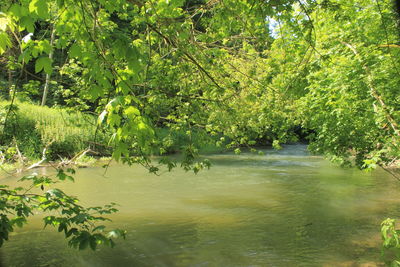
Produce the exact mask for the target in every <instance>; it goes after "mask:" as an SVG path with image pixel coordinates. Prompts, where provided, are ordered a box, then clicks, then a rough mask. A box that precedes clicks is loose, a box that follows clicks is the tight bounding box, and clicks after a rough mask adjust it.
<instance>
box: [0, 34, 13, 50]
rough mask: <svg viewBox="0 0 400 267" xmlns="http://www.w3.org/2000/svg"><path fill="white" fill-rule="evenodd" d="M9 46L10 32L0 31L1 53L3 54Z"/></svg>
mask: <svg viewBox="0 0 400 267" xmlns="http://www.w3.org/2000/svg"><path fill="white" fill-rule="evenodd" d="M9 47H11V41H10V39H9V38H8V34H7V33H5V32H0V55H1V54H3V53H4V52H5V51H6V50H7V48H9Z"/></svg>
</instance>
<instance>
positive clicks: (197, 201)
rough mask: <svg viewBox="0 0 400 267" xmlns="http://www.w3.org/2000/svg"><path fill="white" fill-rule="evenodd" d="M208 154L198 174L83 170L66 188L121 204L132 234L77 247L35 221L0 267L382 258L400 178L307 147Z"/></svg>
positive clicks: (122, 220) (120, 221)
mask: <svg viewBox="0 0 400 267" xmlns="http://www.w3.org/2000/svg"><path fill="white" fill-rule="evenodd" d="M211 159H212V160H213V162H214V166H213V167H212V168H211V170H210V171H203V172H200V173H199V174H198V175H192V174H189V173H185V172H183V171H174V172H172V173H166V174H165V175H163V176H162V177H155V176H151V175H149V174H147V173H146V171H145V170H143V169H141V168H139V167H127V166H121V165H114V166H112V167H111V168H110V169H109V172H108V174H107V177H104V176H103V175H102V174H103V171H104V170H103V169H102V168H87V169H83V170H80V171H79V172H78V174H77V177H76V183H75V184H72V185H71V184H65V185H63V186H65V190H67V191H69V192H73V193H74V194H75V195H77V196H79V197H80V198H81V199H82V202H83V204H87V205H93V204H104V203H107V202H111V201H116V202H118V203H119V204H120V205H121V206H120V212H119V213H118V214H116V215H115V216H114V217H113V220H114V222H113V223H112V226H113V227H116V228H122V229H126V230H128V236H127V240H126V241H119V242H118V245H117V247H116V248H114V249H111V248H105V247H102V248H100V249H99V250H98V251H96V252H91V251H83V252H77V251H74V250H72V249H69V248H66V247H65V246H66V241H65V240H64V239H63V237H62V236H61V235H59V234H58V233H56V231H52V230H51V229H45V230H42V229H41V224H40V220H39V218H37V219H34V221H33V222H32V223H31V224H30V225H28V226H27V228H25V229H23V230H22V231H20V232H18V233H17V234H14V235H13V236H12V237H11V241H9V242H8V243H7V244H6V245H5V247H4V248H2V250H1V252H2V254H1V260H2V262H3V265H2V266H360V264H363V263H368V264H375V263H376V262H379V253H380V248H379V244H380V240H379V224H380V222H381V221H382V220H383V219H384V218H386V217H389V216H391V217H398V216H399V215H400V209H399V205H398V204H399V200H398V198H397V195H398V194H397V193H398V192H399V190H400V185H399V184H398V183H396V181H394V180H392V179H391V178H390V177H388V176H387V175H386V174H384V173H383V172H380V171H376V172H374V173H372V174H366V173H363V172H360V171H357V170H353V169H341V168H337V167H335V166H332V165H331V164H329V163H328V162H326V161H324V160H322V159H321V158H317V157H311V156H309V155H308V154H307V152H306V149H305V146H299V145H296V146H288V147H286V148H285V149H284V150H282V151H270V150H265V155H263V156H261V155H254V154H246V153H244V154H242V155H238V156H235V155H212V156H211ZM94 184H95V185H96V186H95V187H94V186H93V185H94ZM346 264H347V265H346ZM369 266H374V265H369Z"/></svg>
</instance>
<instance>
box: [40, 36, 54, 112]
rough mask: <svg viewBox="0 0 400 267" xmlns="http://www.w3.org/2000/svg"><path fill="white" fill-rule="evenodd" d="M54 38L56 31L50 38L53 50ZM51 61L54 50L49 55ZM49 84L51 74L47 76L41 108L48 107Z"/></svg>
mask: <svg viewBox="0 0 400 267" xmlns="http://www.w3.org/2000/svg"><path fill="white" fill-rule="evenodd" d="M54 36H55V29H54V28H53V30H52V31H51V36H50V46H51V48H53V43H54ZM49 59H50V60H53V49H52V50H51V51H50V53H49ZM49 84H50V74H48V73H47V74H46V81H45V83H44V88H43V96H42V103H41V106H44V105H46V100H47V94H48V91H49Z"/></svg>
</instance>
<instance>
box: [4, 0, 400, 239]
mask: <svg viewBox="0 0 400 267" xmlns="http://www.w3.org/2000/svg"><path fill="white" fill-rule="evenodd" d="M1 10H2V12H1V13H0V54H1V58H0V59H1V60H0V64H1V65H2V67H3V68H2V69H3V70H2V72H1V73H0V77H1V88H0V93H1V94H2V97H3V98H5V99H7V100H8V101H9V103H8V104H7V105H5V104H2V106H3V107H4V109H3V110H2V111H1V114H0V118H1V120H2V126H1V127H2V131H1V132H2V135H1V139H0V145H2V146H3V147H6V146H9V145H10V140H13V138H17V139H16V140H21V138H18V135H19V134H23V133H20V132H18V131H15V132H14V134H11V135H10V133H13V131H12V130H11V131H10V130H7V129H10V128H7V127H11V126H12V125H14V126H13V127H15V117H16V116H17V115H15V114H18V112H17V111H16V109H15V103H16V100H17V99H18V101H22V102H23V101H25V102H31V103H39V102H41V104H42V105H44V104H47V105H49V106H52V107H60V106H61V107H63V108H68V109H70V110H73V109H74V110H79V111H80V112H85V113H90V114H92V115H95V116H98V125H96V126H90V127H88V128H90V129H92V130H91V133H90V135H92V134H93V135H95V136H97V134H96V133H97V132H98V131H100V132H102V133H109V135H110V138H107V136H108V134H104V136H103V137H104V138H103V139H102V138H100V139H99V140H100V141H98V140H95V139H94V138H95V136H87V135H88V134H89V133H85V134H79V135H80V137H84V138H83V139H84V140H83V139H80V141H75V140H74V141H68V140H66V139H65V138H64V139H63V140H62V141H63V142H71V144H72V143H73V144H74V145H77V146H79V149H82V148H83V147H84V146H85V144H86V145H87V146H91V147H92V148H93V144H94V143H96V142H100V143H102V144H103V145H106V146H109V147H111V148H112V155H113V157H114V158H115V159H116V160H121V161H123V162H126V163H129V164H132V163H140V164H142V165H144V166H145V167H147V168H148V169H149V170H150V171H151V172H155V173H156V172H158V170H159V167H158V165H157V164H153V163H152V160H151V158H150V156H151V155H154V154H158V155H163V154H166V153H168V152H172V151H176V150H180V151H182V152H183V155H184V156H185V157H184V158H183V160H182V162H181V166H182V167H183V168H184V169H186V170H193V171H194V172H197V171H199V170H200V169H202V168H204V167H208V166H209V162H208V161H202V160H199V159H198V158H197V157H196V155H197V153H198V149H199V148H200V147H201V146H202V145H204V144H205V143H207V144H209V143H210V142H213V144H214V145H215V146H220V147H226V148H232V149H235V151H236V152H237V153H240V148H241V147H252V146H255V145H272V146H274V147H275V148H279V147H280V144H282V143H288V142H294V141H299V140H302V141H304V140H307V141H309V142H310V149H311V150H312V151H314V152H317V153H323V154H325V155H327V156H329V157H330V158H332V159H334V160H336V161H338V162H339V163H341V164H343V165H355V166H358V167H359V168H367V169H373V168H376V167H377V166H383V167H385V168H386V167H389V166H393V165H396V164H398V161H399V159H398V156H399V155H400V128H399V123H400V94H399V93H398V92H399V84H400V47H399V45H398V44H399V42H400V40H399V38H400V34H399V32H400V29H399V22H398V18H397V17H396V13H395V10H394V8H393V4H392V2H391V1H389V0H385V1H383V0H381V1H373V0H351V1H348V0H347V1H344V0H310V1H294V0H286V1H283V0H274V1H252V0H224V1H218V0H215V1H214V0H211V1H205V0H186V1H184V0H143V1H141V0H117V1H106V0H30V1H29V0H19V1H10V2H7V3H3V4H1ZM42 88H43V89H42ZM10 103H11V104H10ZM24 105H28V104H24ZM31 109H34V108H33V107H31ZM21 110H22V109H21ZM62 112H63V111H57V112H56V113H60V114H61V113H62ZM13 114H14V115H13ZM55 116H58V115H55ZM44 120H48V118H46V119H44ZM25 123H34V122H28V121H27V122H25ZM73 123H74V124H76V123H78V120H75V119H74V122H73ZM51 127H58V126H51ZM68 127H69V126H68ZM84 127H85V128H86V126H84ZM93 127H94V128H95V129H94V132H95V133H93ZM36 129H37V133H38V137H37V138H38V140H40V142H38V143H37V144H36V145H37V146H38V147H36V148H34V149H36V153H39V152H38V151H40V148H39V147H40V146H46V145H48V144H49V143H50V142H53V140H52V139H51V138H50V137H44V136H45V135H44V134H43V133H42V132H41V131H43V129H44V126H38V127H36ZM46 132H52V131H46ZM46 138H50V139H51V140H50V139H48V140H47V141H46V140H44V139H46ZM57 138H58V137H57ZM92 138H93V139H92ZM105 139H107V141H106V140H105ZM178 139H179V141H177V140H178ZM200 139H202V140H203V139H204V142H203V141H201V142H199V140H200ZM82 140H83V141H82ZM15 142H16V141H14V143H15ZM82 142H84V143H82ZM177 142H178V143H179V147H176V146H175V147H174V143H175V144H176V143H177ZM53 146H54V144H53ZM67 146H68V145H67ZM173 147H174V148H173ZM5 149H7V148H5ZM24 149H27V148H24ZM53 153H54V152H53ZM58 153H59V154H60V155H62V154H63V153H65V151H60V152H55V155H56V154H58ZM160 163H162V164H165V165H167V167H168V168H169V169H171V168H173V167H175V166H177V163H176V162H172V161H171V160H169V159H168V158H163V159H162V160H161V161H160ZM4 192H6V193H5V194H4V195H2V199H4V201H6V202H7V201H8V200H7V199H8V198H10V197H12V196H13V195H16V194H17V193H16V192H14V191H13V192H11V191H8V189H7V190H4ZM45 194H47V193H45ZM60 197H62V196H60ZM13 201H15V200H13ZM21 201H22V200H21ZM17 202H18V201H17ZM17 202H12V203H11V204H7V205H11V207H14V206H16V205H17V204H16V203H17ZM7 203H8V202H7ZM13 205H14V206H13ZM39 208H40V205H39ZM58 208H62V207H58ZM4 216H6V215H4ZM77 216H79V215H77ZM5 218H8V217H5ZM68 218H69V219H67V221H68V222H71V217H68ZM58 224H60V222H58ZM82 233H83V232H81V234H82ZM3 238H4V237H3ZM85 240H86V239H85ZM99 240H100V239H99ZM82 242H83V241H81V243H82ZM85 242H86V241H85ZM99 242H100V241H99ZM82 246H83V245H82Z"/></svg>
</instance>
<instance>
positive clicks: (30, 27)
mask: <svg viewBox="0 0 400 267" xmlns="http://www.w3.org/2000/svg"><path fill="white" fill-rule="evenodd" d="M20 25H21V27H22V28H25V29H26V30H27V31H28V32H30V33H33V32H34V31H35V22H34V21H33V19H32V18H31V17H29V16H24V17H22V18H21V20H20Z"/></svg>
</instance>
